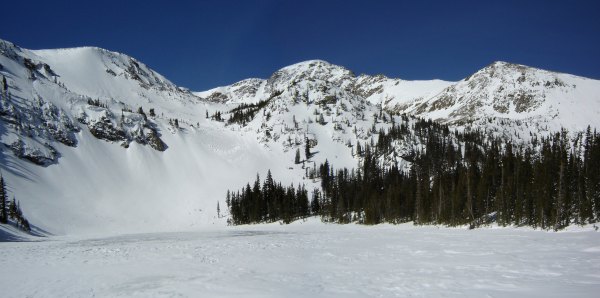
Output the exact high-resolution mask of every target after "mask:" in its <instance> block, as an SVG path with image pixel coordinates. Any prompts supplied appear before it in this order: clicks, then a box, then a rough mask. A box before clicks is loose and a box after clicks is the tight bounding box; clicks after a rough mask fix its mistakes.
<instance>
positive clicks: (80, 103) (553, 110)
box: [0, 40, 600, 233]
mask: <svg viewBox="0 0 600 298" xmlns="http://www.w3.org/2000/svg"><path fill="white" fill-rule="evenodd" d="M0 74H1V75H2V76H3V77H4V78H6V89H4V86H0V87H1V90H2V98H1V100H0V142H1V143H2V144H3V146H2V147H3V148H2V155H1V157H0V166H1V170H2V174H3V175H4V176H5V178H6V180H7V182H8V184H9V186H10V192H11V193H12V194H15V196H16V197H17V199H18V200H20V201H21V202H22V207H23V209H24V211H25V213H26V214H27V215H28V216H29V218H30V221H31V222H32V224H34V225H36V226H38V227H40V228H42V229H46V230H48V231H50V232H53V233H75V232H96V231H101V230H112V229H115V228H118V229H119V230H121V231H140V230H172V229H182V228H186V227H191V226H194V227H198V226H202V225H206V224H211V223H215V222H216V223H219V224H222V223H223V222H224V220H223V219H218V218H216V217H217V216H216V205H217V201H221V206H223V205H224V204H223V199H224V194H225V192H226V190H227V189H230V188H237V187H238V186H242V185H244V184H245V183H246V182H248V180H249V179H252V177H254V176H255V175H256V173H257V172H258V173H260V174H261V175H264V174H265V173H266V171H267V169H271V171H272V172H273V175H274V176H275V177H277V179H278V180H281V181H282V182H285V183H292V182H293V183H299V182H306V183H308V184H309V186H310V184H311V183H312V182H311V181H310V180H308V179H305V176H306V173H307V172H308V171H309V170H310V168H311V167H312V166H314V165H315V164H318V163H320V162H323V161H325V160H326V159H327V160H329V161H330V162H331V163H333V164H334V165H335V166H338V167H344V166H345V167H354V166H355V165H356V162H357V161H358V157H357V156H356V154H355V150H357V146H358V145H361V144H362V145H364V144H367V143H370V142H374V141H377V132H378V131H379V130H380V129H382V128H389V127H391V126H392V125H397V124H405V125H406V127H410V126H411V125H410V124H411V122H414V121H416V120H415V119H414V118H411V117H406V116H400V114H401V113H406V114H408V115H416V116H419V117H424V118H433V119H436V120H439V121H442V122H445V123H448V124H450V125H452V126H454V127H456V128H459V129H464V128H468V127H471V128H473V127H475V128H482V129H489V130H490V131H492V132H494V133H495V134H497V135H504V136H507V137H513V138H514V137H524V133H523V126H527V127H528V129H527V130H529V131H530V132H532V133H540V134H544V133H547V132H549V131H552V130H556V129H559V128H560V127H561V126H564V127H567V128H568V129H570V130H583V129H585V128H586V126H587V125H588V124H589V125H592V126H594V127H600V123H599V121H600V120H598V119H600V117H598V115H599V114H600V81H596V80H591V79H585V78H580V77H576V76H571V75H566V74H558V73H553V72H548V71H543V70H538V69H533V68H528V67H524V66H519V65H512V64H507V63H502V62H497V63H494V64H492V65H490V66H489V67H486V68H484V69H482V70H480V71H478V72H476V73H475V74H474V75H472V76H470V77H468V78H466V79H464V80H462V81H460V82H445V81H440V80H430V81H406V80H401V79H391V78H387V77H385V76H382V75H378V76H368V75H360V76H356V75H354V73H353V72H352V71H350V70H348V69H346V68H344V67H341V66H336V65H332V64H330V63H327V62H325V61H320V60H311V61H306V62H301V63H298V64H294V65H291V66H288V67H285V68H282V69H280V70H278V71H276V72H274V73H273V75H271V76H270V77H269V78H267V79H246V80H243V81H240V82H238V83H235V84H233V85H230V86H224V87H218V88H214V89H211V90H208V91H202V92H190V91H189V90H187V89H185V88H181V87H178V86H176V85H175V84H173V83H172V82H170V81H169V80H167V79H166V78H164V77H163V76H161V75H160V74H158V73H156V72H154V71H153V70H151V69H150V68H149V67H147V66H146V65H144V64H143V63H141V62H140V61H137V60H135V59H134V58H132V57H129V56H127V55H124V54H120V53H114V52H110V51H107V50H103V49H99V48H91V47H84V48H74V49H57V50H35V51H32V50H27V49H23V48H20V47H18V46H16V45H13V44H12V43H10V42H7V41H2V40H0ZM207 115H208V116H209V117H207ZM307 142H308V143H309V144H310V148H311V153H312V156H311V158H310V161H309V162H308V163H307V162H304V163H303V164H302V163H301V164H295V163H294V155H295V151H296V150H297V149H300V151H303V148H304V146H305V144H306V143H307ZM418 146H422V144H419V143H416V142H415V141H414V140H413V139H406V140H403V141H398V142H395V143H394V144H393V146H392V147H393V148H392V149H391V151H390V154H389V156H388V157H389V158H388V159H386V160H387V161H390V160H393V161H396V162H399V163H403V162H405V161H403V160H402V156H404V155H405V154H407V153H408V152H410V151H411V150H413V149H414V148H415V147H418ZM303 159H305V157H304V156H303ZM384 161H385V160H384ZM223 209H224V208H223Z"/></svg>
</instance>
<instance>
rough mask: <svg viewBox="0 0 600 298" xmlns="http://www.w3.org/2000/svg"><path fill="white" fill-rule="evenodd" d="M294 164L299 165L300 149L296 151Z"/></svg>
mask: <svg viewBox="0 0 600 298" xmlns="http://www.w3.org/2000/svg"><path fill="white" fill-rule="evenodd" d="M294 163H295V164H299V163H300V148H298V149H296V157H294Z"/></svg>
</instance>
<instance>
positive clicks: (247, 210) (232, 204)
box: [225, 170, 309, 225]
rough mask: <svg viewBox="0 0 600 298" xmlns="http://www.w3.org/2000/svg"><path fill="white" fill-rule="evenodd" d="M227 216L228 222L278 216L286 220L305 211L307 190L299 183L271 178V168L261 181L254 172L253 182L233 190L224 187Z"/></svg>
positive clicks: (260, 220)
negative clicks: (287, 183) (254, 179)
mask: <svg viewBox="0 0 600 298" xmlns="http://www.w3.org/2000/svg"><path fill="white" fill-rule="evenodd" d="M225 202H226V203H227V207H228V208H229V213H230V215H231V218H230V219H229V223H231V224H235V225H239V224H249V223H261V222H274V221H278V220H282V221H283V222H285V223H290V222H292V221H294V220H296V219H298V218H302V217H306V216H308V215H309V203H308V192H307V191H306V189H305V188H304V186H303V185H298V187H297V188H294V186H293V185H291V186H288V187H284V186H283V185H281V183H278V182H276V181H274V180H273V177H272V175H271V171H270V170H269V171H268V173H267V178H266V179H265V180H264V181H263V182H262V183H261V181H260V177H259V176H258V175H257V177H256V181H255V182H254V185H253V186H250V184H249V183H248V184H247V185H246V187H244V188H243V189H241V190H240V191H237V192H233V193H232V192H230V191H227V197H226V199H225Z"/></svg>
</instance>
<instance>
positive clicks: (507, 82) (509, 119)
mask: <svg viewBox="0 0 600 298" xmlns="http://www.w3.org/2000/svg"><path fill="white" fill-rule="evenodd" d="M396 110H397V111H401V112H404V113H409V114H413V115H417V116H420V117H425V118H431V119H434V120H437V121H440V122H443V123H447V124H450V125H453V126H468V127H480V128H488V129H491V130H493V131H495V132H497V133H498V134H500V135H506V136H507V137H512V138H514V139H523V138H527V137H528V134H527V132H531V133H535V134H542V135H544V134H545V133H547V132H553V131H557V130H559V129H561V127H564V128H566V129H568V130H569V131H572V132H573V131H582V130H585V129H586V127H587V126H588V125H592V126H594V127H598V125H600V81H598V80H592V79H588V78H583V77H578V76H574V75H569V74H563V73H557V72H550V71H546V70H541V69H536V68H532V67H527V66H524V65H518V64H511V63H506V62H494V63H492V64H491V65H489V66H487V67H485V68H483V69H481V70H479V71H477V72H476V73H474V74H473V75H471V76H469V77H467V78H465V79H463V80H461V81H460V82H457V83H456V84H453V85H451V86H448V87H446V88H445V89H444V90H443V91H442V92H440V93H438V94H436V95H434V96H432V97H430V98H426V99H424V100H419V101H415V102H413V103H411V104H409V105H405V106H399V107H396ZM523 132H525V133H523Z"/></svg>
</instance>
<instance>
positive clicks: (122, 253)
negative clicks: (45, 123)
mask: <svg viewBox="0 0 600 298" xmlns="http://www.w3.org/2000/svg"><path fill="white" fill-rule="evenodd" d="M0 268H2V270H0V272H1V273H0V289H1V290H2V293H1V296H2V297H240V296H241V297H256V296H260V297H331V296H343V297H365V296H375V297H406V296H417V297H465V296H466V297H523V296H527V297H532V296H533V297H598V293H600V233H599V232H595V231H594V230H593V229H592V228H591V227H586V228H573V229H572V230H570V231H564V232H558V233H555V232H546V231H535V230H531V229H527V228H519V229H515V228H482V229H477V230H467V229H464V228H437V227H432V226H426V227H415V226H412V225H410V224H405V225H399V226H391V225H379V226H373V227H365V226H357V225H327V224H321V223H317V222H316V221H315V220H311V221H309V222H305V223H294V224H292V225H288V226H281V225H278V224H272V225H260V226H242V227H227V228H220V229H215V230H207V231H198V232H181V233H155V234H135V235H123V236H111V237H94V238H90V237H89V236H88V237H73V236H69V237H51V238H48V239H46V240H44V241H38V242H6V243H0Z"/></svg>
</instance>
